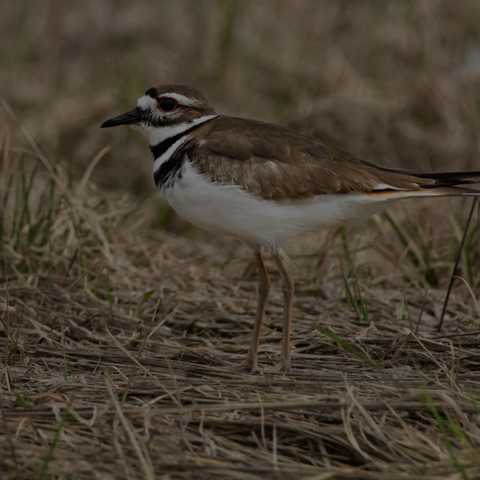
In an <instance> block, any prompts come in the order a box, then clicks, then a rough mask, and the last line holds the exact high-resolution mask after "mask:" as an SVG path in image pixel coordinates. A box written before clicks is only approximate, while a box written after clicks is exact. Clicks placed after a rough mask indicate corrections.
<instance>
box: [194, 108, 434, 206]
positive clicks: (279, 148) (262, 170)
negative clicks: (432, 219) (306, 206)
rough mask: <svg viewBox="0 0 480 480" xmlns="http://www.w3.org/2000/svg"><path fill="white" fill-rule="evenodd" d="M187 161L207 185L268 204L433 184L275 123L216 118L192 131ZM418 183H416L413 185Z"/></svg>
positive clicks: (418, 187)
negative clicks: (233, 188)
mask: <svg viewBox="0 0 480 480" xmlns="http://www.w3.org/2000/svg"><path fill="white" fill-rule="evenodd" d="M196 133H197V135H195V137H196V138H197V139H198V138H199V137H200V138H203V139H204V140H202V141H201V142H198V141H192V142H191V143H190V145H189V147H188V148H189V158H191V159H195V166H196V167H197V168H198V170H199V172H200V173H202V174H204V175H207V176H208V177H209V178H210V179H211V180H212V181H214V182H220V183H231V184H237V185H240V186H241V187H242V188H243V189H245V190H246V191H248V192H250V193H252V194H254V195H259V196H261V197H263V198H265V199H271V200H277V201H281V200H289V199H298V200H301V199H308V198H312V197H315V196H317V195H321V194H326V193H348V192H354V191H355V192H371V191H373V190H374V189H375V187H377V186H378V185H379V184H384V185H388V186H390V187H392V190H395V189H401V190H421V189H422V187H427V188H428V186H430V185H433V184H434V183H435V180H433V179H429V178H419V177H416V176H413V175H409V174H408V173H407V172H405V173H403V172H400V171H391V170H388V169H385V168H382V167H377V166H375V165H373V164H371V163H368V162H365V161H363V160H360V159H358V158H356V157H354V156H353V155H351V154H349V153H347V152H344V151H341V150H337V149H334V148H332V147H329V146H327V145H325V144H324V143H322V142H321V141H320V140H318V139H315V138H312V137H308V136H304V135H301V134H299V133H297V132H295V131H293V130H290V129H288V128H284V127H280V126H278V125H273V124H268V123H262V122H257V121H253V120H246V119H241V118H234V117H226V116H219V117H217V118H215V119H214V120H211V121H210V122H208V123H206V124H205V125H204V126H202V127H200V128H199V129H198V130H197V132H196ZM419 181H420V182H421V185H420V184H419V183H418V182H419Z"/></svg>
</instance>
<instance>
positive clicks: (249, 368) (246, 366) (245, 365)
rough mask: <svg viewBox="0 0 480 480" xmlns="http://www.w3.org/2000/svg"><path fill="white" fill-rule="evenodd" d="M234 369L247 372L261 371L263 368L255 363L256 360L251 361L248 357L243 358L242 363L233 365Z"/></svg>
mask: <svg viewBox="0 0 480 480" xmlns="http://www.w3.org/2000/svg"><path fill="white" fill-rule="evenodd" d="M234 368H235V370H241V371H245V372H249V373H262V372H263V368H261V367H259V366H258V365H257V361H256V360H255V361H252V360H250V359H248V358H247V359H245V360H244V361H243V362H242V363H239V364H238V365H235V366H234Z"/></svg>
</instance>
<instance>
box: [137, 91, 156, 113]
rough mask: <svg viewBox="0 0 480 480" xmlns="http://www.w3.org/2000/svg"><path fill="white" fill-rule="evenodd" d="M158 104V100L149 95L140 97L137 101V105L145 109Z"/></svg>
mask: <svg viewBox="0 0 480 480" xmlns="http://www.w3.org/2000/svg"><path fill="white" fill-rule="evenodd" d="M156 106H157V101H156V100H155V99H154V98H152V97H150V96H149V95H144V96H143V97H140V98H139V99H138V102H137V107H140V108H141V109H143V110H145V109H147V108H153V107H156Z"/></svg>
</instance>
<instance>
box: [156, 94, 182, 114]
mask: <svg viewBox="0 0 480 480" xmlns="http://www.w3.org/2000/svg"><path fill="white" fill-rule="evenodd" d="M177 107H178V103H177V101H176V100H175V99H174V98H171V97H165V98H162V99H161V100H160V101H159V102H158V108H159V109H160V110H162V111H163V112H172V111H173V110H175V109H176V108H177Z"/></svg>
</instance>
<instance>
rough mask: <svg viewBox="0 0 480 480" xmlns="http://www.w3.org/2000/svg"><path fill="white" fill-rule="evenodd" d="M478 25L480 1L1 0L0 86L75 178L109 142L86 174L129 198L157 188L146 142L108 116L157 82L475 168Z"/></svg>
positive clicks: (160, 219) (333, 138)
mask: <svg viewBox="0 0 480 480" xmlns="http://www.w3.org/2000/svg"><path fill="white" fill-rule="evenodd" d="M479 25H480V2H478V1H476V0H456V1H455V2H452V1H451V0H411V1H408V0H404V1H401V2H399V1H387V0H377V1H372V0H355V1H348V0H345V1H340V0H331V1H330V0H295V1H292V0H263V1H261V2H259V1H253V0H242V1H236V0H176V1H166V0H163V1H162V0H136V1H135V2H132V1H128V0H102V1H101V2H99V1H97V0H82V1H81V2H65V1H62V0H35V1H33V0H17V1H15V2H12V1H7V0H3V1H2V2H1V12H0V28H1V32H2V42H0V96H1V97H3V99H4V100H5V101H6V102H7V103H8V104H9V105H10V107H11V108H12V110H13V111H14V112H15V114H16V115H17V116H18V117H19V119H20V121H21V122H23V124H24V126H25V127H26V128H27V130H28V132H29V133H30V134H31V135H32V136H33V138H34V139H35V141H36V142H37V143H38V145H39V146H40V148H41V149H42V151H43V153H44V154H45V156H46V157H47V158H48V159H49V160H50V161H51V162H52V163H58V162H60V163H62V164H63V165H64V166H66V169H67V171H68V172H69V173H70V175H71V176H72V179H75V178H79V177H81V175H82V174H83V172H84V171H85V169H86V168H87V166H88V165H89V164H90V162H91V160H92V158H93V157H94V156H95V155H96V154H97V153H98V152H99V151H100V150H101V149H102V148H103V147H104V146H106V145H108V144H112V145H113V148H112V149H111V151H110V152H109V153H108V154H107V155H106V156H105V157H104V158H103V159H102V160H101V162H100V163H99V165H98V166H97V167H96V169H95V171H94V173H93V176H92V178H93V180H94V182H95V183H96V184H97V185H98V186H99V187H100V188H102V189H107V190H110V191H114V192H128V193H129V194H131V195H132V196H134V197H140V196H145V195H153V196H160V195H159V194H158V193H156V192H155V186H154V183H153V179H152V162H153V160H152V158H151V155H150V152H149V149H148V141H147V139H146V138H144V137H142V136H141V134H139V133H138V132H135V131H131V130H129V129H127V128H118V129H111V130H100V128H99V126H100V124H101V123H102V122H103V121H104V120H106V119H108V118H111V117H113V116H116V115H118V114H120V113H123V112H124V111H126V110H129V109H131V108H132V107H133V106H134V105H135V103H136V100H137V99H138V98H139V97H140V96H141V95H142V94H143V92H144V91H145V90H146V89H147V88H149V87H150V86H152V85H156V84H161V83H187V84H191V85H194V86H195V87H197V88H199V89H200V90H201V91H203V92H204V94H205V95H206V96H207V98H209V99H210V100H211V102H212V103H213V104H214V105H215V107H216V108H217V110H218V111H219V112H221V113H225V114H229V115H234V116H245V117H250V118H254V119H259V120H263V121H268V122H275V123H280V124H282V125H286V126H289V127H292V128H295V129H297V130H299V131H301V132H304V133H307V134H310V135H315V136H317V137H319V138H322V139H323V140H325V141H326V142H330V143H332V144H334V145H336V146H338V147H340V148H342V149H345V150H348V151H349V152H351V153H353V154H355V155H357V156H359V157H360V158H363V159H365V160H369V161H372V162H377V163H380V164H383V165H387V166H396V167H405V168H414V169H423V170H437V171H439V170H456V169H460V170H469V169H479V168H480V164H479V155H478V153H479V110H480V28H479ZM4 121H5V120H4V118H3V115H0V122H2V123H1V124H0V125H3V122H4ZM160 201H161V200H160ZM148 208H151V211H152V212H155V213H152V222H151V223H152V224H153V225H157V226H159V227H163V226H167V227H168V228H172V229H174V230H175V228H179V229H180V230H181V229H182V226H181V223H180V224H177V223H175V221H174V217H173V215H172V213H171V212H169V211H168V209H166V207H163V208H159V204H158V201H157V203H155V204H153V203H152V204H151V205H150V206H149V207H148ZM172 219H173V220H172ZM179 225H180V226H179Z"/></svg>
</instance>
